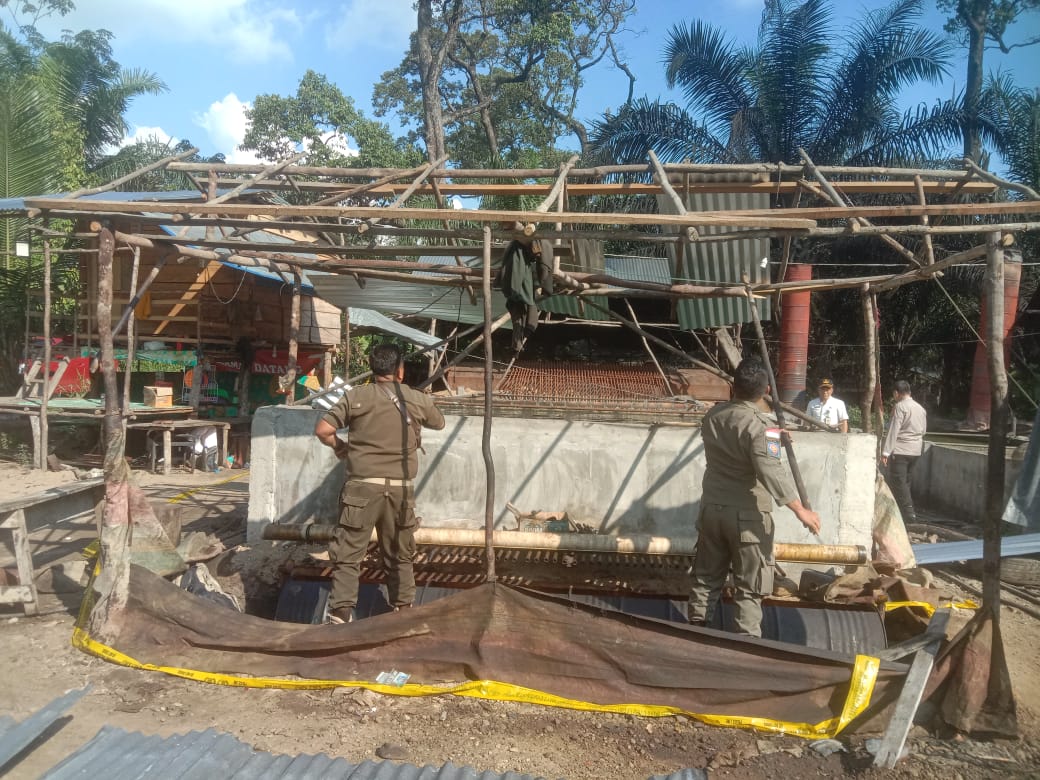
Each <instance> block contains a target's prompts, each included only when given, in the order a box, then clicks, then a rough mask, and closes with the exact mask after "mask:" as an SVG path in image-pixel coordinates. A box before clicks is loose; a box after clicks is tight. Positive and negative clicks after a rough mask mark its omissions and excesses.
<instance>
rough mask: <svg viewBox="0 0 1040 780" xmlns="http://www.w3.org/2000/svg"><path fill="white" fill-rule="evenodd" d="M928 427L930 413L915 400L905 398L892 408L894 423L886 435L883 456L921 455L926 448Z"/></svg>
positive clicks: (890, 424) (891, 423) (890, 425)
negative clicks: (925, 440)
mask: <svg viewBox="0 0 1040 780" xmlns="http://www.w3.org/2000/svg"><path fill="white" fill-rule="evenodd" d="M927 427H928V413H927V412H926V411H925V410H924V407H923V406H921V404H919V403H917V401H915V400H914V399H913V398H909V397H907V398H904V399H903V400H901V401H899V402H898V403H897V404H896V405H895V406H893V407H892V421H891V422H890V423H889V425H888V433H887V434H885V443H884V445H883V446H882V447H881V454H882V455H884V456H885V457H888V456H889V455H911V456H915V455H920V454H921V450H922V449H923V448H924V433H925V430H926V429H927Z"/></svg>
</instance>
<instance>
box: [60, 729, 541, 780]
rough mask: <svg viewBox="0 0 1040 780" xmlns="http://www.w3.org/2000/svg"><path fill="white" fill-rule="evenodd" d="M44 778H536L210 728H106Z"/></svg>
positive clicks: (335, 779) (202, 779) (447, 779)
mask: <svg viewBox="0 0 1040 780" xmlns="http://www.w3.org/2000/svg"><path fill="white" fill-rule="evenodd" d="M44 777H45V778H51V779H52V780H65V779H66V778H78V777H104V778H105V780H138V779H139V778H141V779H143V778H152V777H162V778H170V779H171V780H172V779H173V778H198V779H199V780H210V778H222V779H223V778H248V780H260V778H270V779H271V780H275V778H285V779H288V778H301V780H303V779H304V778H308V779H309V780H314V778H322V780H477V778H481V779H482V780H536V778H535V777H534V776H533V775H526V774H518V773H516V772H505V773H504V774H499V773H497V772H490V771H484V772H478V771H477V770H476V769H472V768H471V767H468V766H461V767H460V766H455V765H454V764H452V763H451V762H450V761H449V762H448V763H446V764H444V765H443V766H441V767H439V768H438V767H432V766H424V767H418V766H415V765H413V764H402V763H397V762H394V761H363V762H362V763H360V764H351V763H350V762H348V761H346V760H345V759H342V758H331V757H329V756H327V755H325V754H324V753H321V754H318V755H307V754H301V755H298V756H288V755H278V754H274V753H265V752H263V751H260V750H255V749H253V748H252V747H250V746H249V745H247V744H245V743H244V742H240V741H239V740H238V739H236V738H235V737H233V736H231V735H230V734H221V733H219V732H217V731H215V730H214V729H207V730H206V731H192V732H189V733H187V734H177V735H174V736H172V737H168V738H166V739H163V738H162V737H158V736H146V735H144V734H141V733H138V732H127V731H123V730H122V729H119V728H115V727H114V726H105V727H103V728H102V729H101V731H99V732H98V733H97V735H96V736H95V737H94V739H92V740H91V741H90V742H88V743H87V744H86V745H84V746H83V747H82V748H80V749H79V750H78V751H76V752H75V753H73V754H72V755H71V756H69V757H68V758H66V759H65V760H64V761H62V762H61V763H60V764H58V765H57V766H56V767H54V768H53V769H51V770H50V771H49V772H48V773H47V774H46V775H44Z"/></svg>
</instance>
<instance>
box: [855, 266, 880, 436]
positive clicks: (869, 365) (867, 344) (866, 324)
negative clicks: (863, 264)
mask: <svg viewBox="0 0 1040 780" xmlns="http://www.w3.org/2000/svg"><path fill="white" fill-rule="evenodd" d="M860 303H861V304H862V306H861V311H862V313H863V367H864V376H866V378H867V384H866V386H865V387H864V388H863V393H862V395H861V396H860V404H859V405H860V409H861V410H862V412H863V430H864V431H865V432H866V433H872V432H873V430H874V420H873V413H874V391H875V390H876V389H877V376H876V375H875V373H874V368H875V365H874V341H875V338H876V336H877V333H876V331H875V328H874V307H873V305H872V301H871V295H870V286H869V285H866V284H864V285H863V288H862V290H861V292H860ZM878 433H880V431H878Z"/></svg>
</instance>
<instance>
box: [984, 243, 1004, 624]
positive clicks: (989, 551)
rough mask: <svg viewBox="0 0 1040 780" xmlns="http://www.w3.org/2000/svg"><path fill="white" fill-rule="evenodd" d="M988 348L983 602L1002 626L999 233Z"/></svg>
mask: <svg viewBox="0 0 1040 780" xmlns="http://www.w3.org/2000/svg"><path fill="white" fill-rule="evenodd" d="M986 310H987V314H988V321H987V323H986V329H987V333H986V349H987V352H988V356H989V377H990V379H989V382H990V423H989V455H988V459H987V464H986V519H985V528H984V530H983V535H982V601H983V605H984V607H985V609H987V610H988V611H989V612H990V614H991V615H992V619H993V629H994V631H997V630H999V628H1000V523H1001V516H1002V514H1003V512H1004V470H1005V458H1006V453H1005V448H1006V433H1007V410H1008V407H1007V393H1008V380H1007V374H1006V373H1005V366H1004V251H1003V248H1002V247H1001V244H1000V234H999V233H990V234H989V236H988V237H987V241H986Z"/></svg>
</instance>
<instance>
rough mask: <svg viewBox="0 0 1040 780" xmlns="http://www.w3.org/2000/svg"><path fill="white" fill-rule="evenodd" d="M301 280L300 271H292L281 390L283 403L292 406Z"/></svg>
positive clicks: (298, 345)
mask: <svg viewBox="0 0 1040 780" xmlns="http://www.w3.org/2000/svg"><path fill="white" fill-rule="evenodd" d="M302 283H303V279H302V277H301V276H300V269H299V268H294V269H293V287H292V307H291V309H290V310H289V365H288V368H286V369H285V376H284V377H283V382H282V389H283V390H284V391H285V403H286V404H287V405H289V406H292V405H293V403H295V401H296V356H297V354H298V353H299V349H300V285H301V284H302Z"/></svg>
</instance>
